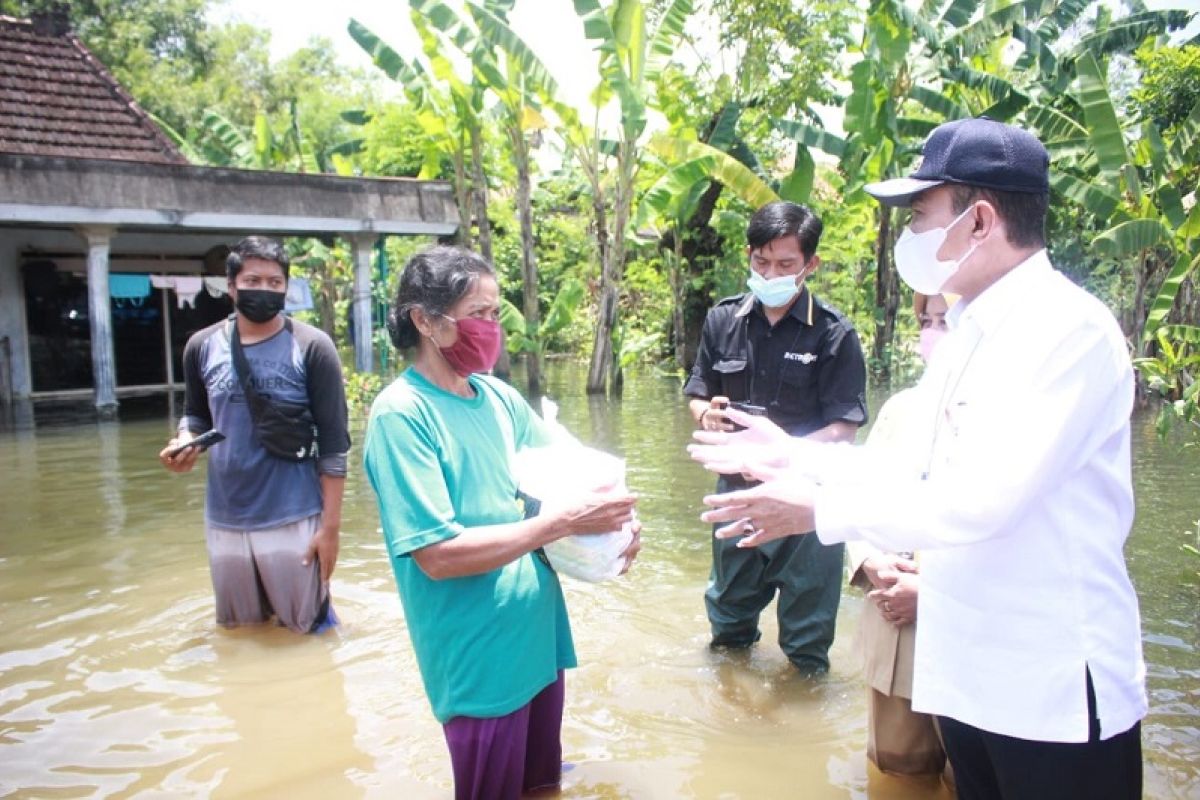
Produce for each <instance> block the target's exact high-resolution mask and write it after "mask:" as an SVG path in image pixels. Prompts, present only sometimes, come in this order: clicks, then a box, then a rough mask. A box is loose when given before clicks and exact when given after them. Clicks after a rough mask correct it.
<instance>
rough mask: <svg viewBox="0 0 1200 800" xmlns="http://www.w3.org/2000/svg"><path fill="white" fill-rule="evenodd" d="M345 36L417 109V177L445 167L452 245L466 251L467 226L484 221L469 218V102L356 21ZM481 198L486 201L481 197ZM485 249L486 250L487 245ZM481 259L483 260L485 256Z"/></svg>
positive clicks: (472, 176) (472, 154)
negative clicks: (420, 161) (421, 154)
mask: <svg viewBox="0 0 1200 800" xmlns="http://www.w3.org/2000/svg"><path fill="white" fill-rule="evenodd" d="M346 30H347V32H349V34H350V38H352V39H354V41H355V42H357V43H358V45H359V47H361V48H362V49H363V50H364V51H365V52H366V53H367V55H369V56H370V57H371V60H372V62H374V64H375V66H376V67H378V68H379V69H380V70H381V71H382V72H383V73H384V74H385V75H387V76H388V77H389V78H391V79H392V80H394V81H396V82H397V83H399V84H400V85H401V86H402V87H403V88H404V91H405V93H406V95H407V96H408V99H409V101H410V102H411V103H412V105H413V107H414V108H416V109H417V121H418V122H419V123H420V126H421V129H422V131H423V132H424V133H425V140H426V149H425V163H424V165H423V166H422V168H421V173H420V176H419V177H421V178H435V177H438V176H439V175H440V174H441V169H442V162H443V159H444V160H446V161H449V162H450V165H451V170H452V173H451V176H450V185H451V187H452V189H453V191H454V200H455V205H456V207H457V208H458V219H459V224H458V241H459V244H461V245H463V246H464V247H472V246H473V245H474V242H473V237H472V234H471V223H472V221H473V219H474V218H476V217H478V218H479V219H483V220H486V219H487V213H486V211H487V209H486V207H484V208H482V209H480V211H481V212H482V213H479V214H476V213H475V212H476V205H477V201H478V200H479V199H480V194H481V193H480V192H478V191H477V190H476V185H477V184H478V182H479V180H480V178H479V176H480V175H481V174H482V167H481V166H479V165H480V161H481V158H482V148H481V147H475V146H473V144H472V142H473V139H472V137H473V136H475V135H476V134H475V133H473V132H474V131H475V130H476V128H477V127H478V119H477V115H476V114H474V111H473V108H472V106H471V103H470V100H469V98H463V97H462V96H456V95H454V94H453V93H452V91H451V90H449V89H444V88H442V87H441V86H440V85H439V84H438V81H437V78H435V76H434V75H433V74H432V73H431V72H430V70H429V69H426V67H425V66H424V65H422V64H421V62H420V61H418V60H416V59H412V60H409V59H406V58H404V57H403V56H401V55H400V53H399V52H397V51H396V50H395V49H393V48H392V47H391V46H390V45H388V44H387V43H386V42H385V41H384V40H383V39H381V38H380V37H379V36H378V35H376V34H375V33H374V32H373V31H372V30H371V29H370V28H368V27H367V26H365V25H363V24H362V23H361V22H359V21H358V20H356V19H353V18H352V19H351V20H350V22H349V23H348V24H347V26H346ZM483 197H485V198H486V193H483ZM485 224H486V223H485ZM488 244H489V246H490V242H488ZM484 255H485V257H486V256H487V255H488V254H487V253H486V252H485V254H484Z"/></svg>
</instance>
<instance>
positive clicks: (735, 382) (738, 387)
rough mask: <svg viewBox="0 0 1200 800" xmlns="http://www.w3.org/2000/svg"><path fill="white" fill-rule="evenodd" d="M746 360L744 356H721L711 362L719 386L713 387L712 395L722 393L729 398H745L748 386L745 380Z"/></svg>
mask: <svg viewBox="0 0 1200 800" xmlns="http://www.w3.org/2000/svg"><path fill="white" fill-rule="evenodd" d="M746 366H747V361H746V359H744V358H722V359H718V360H717V361H716V362H714V363H713V372H715V373H717V378H718V380H719V382H720V386H716V387H713V395H714V396H716V395H724V396H726V397H728V398H729V399H731V400H745V399H746V397H747V394H748V393H749V390H750V387H749V383H748V381H747V372H746Z"/></svg>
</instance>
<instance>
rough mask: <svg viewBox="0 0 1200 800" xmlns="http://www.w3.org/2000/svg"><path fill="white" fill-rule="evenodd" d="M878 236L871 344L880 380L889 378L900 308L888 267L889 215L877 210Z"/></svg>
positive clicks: (892, 272) (888, 211)
mask: <svg viewBox="0 0 1200 800" xmlns="http://www.w3.org/2000/svg"><path fill="white" fill-rule="evenodd" d="M878 213H879V235H878V236H877V237H876V239H875V319H876V323H875V343H874V346H873V347H872V351H871V355H872V360H873V361H874V362H875V371H876V375H877V376H878V377H879V379H880V380H881V381H884V382H887V381H890V380H891V378H892V363H891V354H892V342H893V341H894V340H895V338H896V312H897V311H898V310H899V308H900V286H899V283H898V281H897V278H896V270H895V268H894V267H893V266H892V258H891V256H892V212H891V209H888V208H880V209H879V212H878Z"/></svg>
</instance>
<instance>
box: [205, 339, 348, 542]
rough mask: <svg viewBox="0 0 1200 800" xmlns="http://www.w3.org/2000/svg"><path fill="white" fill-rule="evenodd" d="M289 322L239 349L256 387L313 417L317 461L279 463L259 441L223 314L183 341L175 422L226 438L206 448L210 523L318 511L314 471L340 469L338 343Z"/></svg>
mask: <svg viewBox="0 0 1200 800" xmlns="http://www.w3.org/2000/svg"><path fill="white" fill-rule="evenodd" d="M290 323H291V330H290V331H289V330H288V329H287V328H286V327H285V328H283V329H282V330H280V331H279V333H277V334H275V335H274V336H272V337H271V338H269V339H265V340H263V341H261V342H256V343H254V344H250V345H246V344H243V347H242V349H243V351H244V352H245V354H246V360H247V362H249V364H250V372H251V374H252V375H253V376H254V388H255V389H257V390H258V392H259V394H261V395H263V396H264V397H267V398H270V399H275V400H279V401H281V402H286V403H300V404H305V403H306V404H308V406H309V409H310V410H311V412H312V415H313V418H314V419H315V421H316V424H317V431H318V436H317V444H318V452H319V454H320V458H319V460H314V459H310V460H307V461H301V462H294V461H286V460H284V459H281V458H276V457H275V456H272V455H271V454H270V453H268V452H267V451H266V450H265V449H263V447H262V445H261V444H259V442H258V437H257V436H256V434H255V431H254V422H253V420H252V418H251V416H250V409H249V407H248V406H247V404H246V398H245V396H244V395H243V393H242V387H241V385H240V384H239V383H238V377H237V373H236V372H235V371H234V368H233V358H232V355H231V353H230V349H229V329H230V322H229V321H228V320H222V321H221V322H218V323H216V324H214V325H210V326H209V327H207V328H205V329H204V330H202V331H199V332H197V333H196V334H195V335H193V336H192V337H191V338H190V339H189V340H188V343H187V346H186V347H185V348H184V351H183V373H184V381H185V386H186V399H185V408H184V418H183V421H182V423H181V427H186V428H187V429H188V430H190V431H192V432H193V433H202V432H204V431H207V430H209V429H210V428H216V429H217V430H219V431H220V432H221V433H223V434H225V437H226V438H225V441H223V442H220V443H219V444H216V445H214V446H213V447H212V448H210V449H209V451H208V496H207V501H206V504H205V515H206V517H207V519H208V522H209V524H210V525H215V526H217V527H222V528H232V529H236V530H258V529H261V528H273V527H277V526H279V525H286V524H287V523H289V522H294V521H296V520H298V519H303V518H305V517H309V516H312V515H313V514H316V513H318V512H320V511H321V505H322V504H321V485H320V477H319V474H320V473H325V474H330V475H335V476H344V475H345V464H346V452H347V451H348V450H349V449H350V436H349V434H348V433H347V411H346V393H345V387H344V384H343V382H342V368H341V363H340V362H339V360H338V355H337V349H336V348H335V347H334V345H333V341H332V340H330V338H329V337H328V336H327V335H326V334H325V333H324V331H321V330H319V329H317V328H314V327H312V326H311V325H305V324H304V323H302V322H296V321H294V320H291V321H290Z"/></svg>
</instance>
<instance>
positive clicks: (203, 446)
mask: <svg viewBox="0 0 1200 800" xmlns="http://www.w3.org/2000/svg"><path fill="white" fill-rule="evenodd" d="M223 441H225V434H223V433H221V432H220V431H217V430H211V431H205V432H204V433H202V434H200V435H199V436H197V437H196V438H195V439H192V440H191V441H190V442H185V443H183V444H181V445H179V446H178V447H176V448H174V449H172V450H171V451H169V452H168V453H167V455H169V456H170V457H171V458H174V457H175V456H177V455H179V454H180V453H182V452H183V451H184V450H187V449H188V448H189V447H195V448H198V449H199V451H200V452H201V453H203V452H204V451H205V450H207V449H208V448H210V447H212V446H213V445H214V444H216V443H217V442H223Z"/></svg>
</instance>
